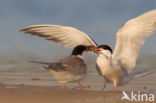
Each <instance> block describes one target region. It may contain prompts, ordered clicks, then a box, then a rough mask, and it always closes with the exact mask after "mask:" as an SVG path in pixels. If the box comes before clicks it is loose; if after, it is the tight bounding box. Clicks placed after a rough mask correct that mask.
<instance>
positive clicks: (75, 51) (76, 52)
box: [72, 45, 96, 55]
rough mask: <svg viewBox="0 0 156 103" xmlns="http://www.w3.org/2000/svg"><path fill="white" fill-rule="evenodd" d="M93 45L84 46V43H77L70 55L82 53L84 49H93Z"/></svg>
mask: <svg viewBox="0 0 156 103" xmlns="http://www.w3.org/2000/svg"><path fill="white" fill-rule="evenodd" d="M93 49H96V48H94V46H85V45H78V46H76V47H75V48H74V50H73V52H72V55H83V52H85V51H93Z"/></svg>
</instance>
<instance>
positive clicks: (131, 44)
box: [112, 9, 156, 72]
mask: <svg viewBox="0 0 156 103" xmlns="http://www.w3.org/2000/svg"><path fill="white" fill-rule="evenodd" d="M155 30H156V9H155V10H152V11H150V12H147V13H144V14H142V15H140V16H138V17H136V18H134V19H131V20H129V21H128V22H126V23H125V24H124V25H123V26H122V27H121V28H120V29H119V31H118V32H117V37H116V46H115V50H114V53H113V57H112V58H113V63H114V65H120V66H121V67H123V68H126V69H127V70H128V72H130V71H131V70H132V68H134V67H135V64H136V59H137V56H138V53H139V50H140V48H141V47H142V45H143V44H144V41H145V39H146V37H148V36H150V35H152V34H153V32H154V31H155Z"/></svg>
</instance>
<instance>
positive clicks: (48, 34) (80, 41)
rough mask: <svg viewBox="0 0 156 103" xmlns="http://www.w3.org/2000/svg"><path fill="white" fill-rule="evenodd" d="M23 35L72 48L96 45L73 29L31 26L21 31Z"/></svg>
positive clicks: (82, 33)
mask: <svg viewBox="0 0 156 103" xmlns="http://www.w3.org/2000/svg"><path fill="white" fill-rule="evenodd" d="M20 31H23V32H24V33H28V34H31V35H37V36H40V37H44V38H46V40H51V41H53V42H56V43H60V44H61V45H63V46H65V47H68V48H74V47H75V46H77V45H95V46H97V44H96V43H95V42H94V41H93V40H92V39H91V38H90V37H89V36H88V35H87V34H85V33H84V32H82V31H80V30H77V29H75V28H73V27H67V26H60V25H32V26H28V27H26V28H23V29H21V30H20Z"/></svg>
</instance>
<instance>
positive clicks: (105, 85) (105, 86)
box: [101, 80, 107, 92]
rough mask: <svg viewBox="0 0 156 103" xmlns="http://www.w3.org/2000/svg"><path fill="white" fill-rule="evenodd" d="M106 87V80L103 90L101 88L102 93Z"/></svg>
mask: <svg viewBox="0 0 156 103" xmlns="http://www.w3.org/2000/svg"><path fill="white" fill-rule="evenodd" d="M106 86H107V82H106V80H105V82H104V86H103V88H102V90H101V91H102V92H103V91H104V89H105V88H106Z"/></svg>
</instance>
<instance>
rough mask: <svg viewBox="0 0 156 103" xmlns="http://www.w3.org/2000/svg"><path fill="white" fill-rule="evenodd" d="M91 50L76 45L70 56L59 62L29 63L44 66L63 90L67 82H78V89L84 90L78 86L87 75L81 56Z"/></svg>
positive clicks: (90, 48)
mask: <svg viewBox="0 0 156 103" xmlns="http://www.w3.org/2000/svg"><path fill="white" fill-rule="evenodd" d="M93 49H94V48H92V46H84V45H78V46H76V47H75V48H74V49H73V51H72V53H71V55H69V56H67V57H65V58H63V59H61V60H60V61H59V62H56V63H47V62H38V61H31V62H33V63H40V64H44V65H46V66H44V68H45V69H46V70H47V71H49V72H50V74H51V75H52V76H53V77H54V78H55V79H56V80H57V81H58V82H59V83H61V84H62V87H63V88H64V90H66V89H67V87H66V86H65V84H66V83H68V82H78V85H79V86H80V88H84V86H82V85H81V84H80V81H81V80H83V79H84V78H85V76H86V73H87V65H86V64H85V62H84V59H83V54H84V53H85V52H87V51H90V50H93Z"/></svg>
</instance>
